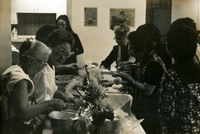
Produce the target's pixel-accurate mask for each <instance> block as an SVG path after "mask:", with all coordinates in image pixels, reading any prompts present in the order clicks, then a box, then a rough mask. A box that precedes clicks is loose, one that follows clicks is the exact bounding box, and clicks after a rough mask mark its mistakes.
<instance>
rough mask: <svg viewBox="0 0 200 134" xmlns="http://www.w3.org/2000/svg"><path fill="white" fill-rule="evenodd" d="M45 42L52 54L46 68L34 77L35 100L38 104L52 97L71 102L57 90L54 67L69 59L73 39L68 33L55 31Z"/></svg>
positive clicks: (70, 99)
mask: <svg viewBox="0 0 200 134" xmlns="http://www.w3.org/2000/svg"><path fill="white" fill-rule="evenodd" d="M45 40H46V43H45V44H46V45H47V46H48V47H49V48H50V49H51V51H52V53H51V54H50V56H49V59H48V61H47V63H48V64H47V66H46V67H45V68H44V69H43V70H42V71H41V72H39V73H38V74H37V75H36V76H35V77H34V82H35V89H36V92H35V98H36V100H37V102H39V103H40V102H43V101H46V100H50V99H53V98H54V97H55V98H59V99H62V100H64V101H67V102H70V101H71V102H72V101H73V100H72V98H70V97H68V96H67V95H66V94H64V93H63V92H61V91H60V90H57V89H58V87H57V86H56V83H55V66H58V65H62V64H63V63H64V62H65V61H66V59H67V58H68V57H70V52H71V50H72V48H73V43H74V38H73V36H72V35H71V34H70V33H69V32H68V31H65V30H60V29H55V30H54V31H53V32H51V33H50V34H49V35H48V36H47V37H46V39H45ZM41 89H42V90H41Z"/></svg>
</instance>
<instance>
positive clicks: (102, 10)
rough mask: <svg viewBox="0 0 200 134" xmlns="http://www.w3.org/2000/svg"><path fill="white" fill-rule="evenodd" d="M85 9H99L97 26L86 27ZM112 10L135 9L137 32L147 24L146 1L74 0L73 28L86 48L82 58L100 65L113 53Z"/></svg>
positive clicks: (132, 28) (133, 28)
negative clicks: (110, 23) (139, 27)
mask: <svg viewBox="0 0 200 134" xmlns="http://www.w3.org/2000/svg"><path fill="white" fill-rule="evenodd" d="M84 7H98V8H97V16H98V18H97V21H98V22H97V26H84ZM110 8H135V27H131V31H133V30H135V29H136V28H137V27H138V26H139V25H141V24H144V23H145V16H146V15H145V13H146V0H126V1H125V2H124V1H121V0H118V1H117V0H95V1H94V0H72V21H71V22H72V23H71V25H72V28H73V30H74V31H75V32H76V33H77V34H78V35H79V38H80V39H81V42H82V44H83V47H84V50H85V52H84V54H83V55H82V56H80V57H82V58H84V60H87V59H90V60H92V61H95V62H97V63H100V62H101V61H102V60H103V59H105V58H106V56H107V55H108V54H109V52H110V51H111V49H112V47H113V45H115V44H116V43H115V41H114V40H113V37H114V34H113V31H111V30H110V29H109V21H110V15H109V12H110Z"/></svg>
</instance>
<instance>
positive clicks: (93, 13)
mask: <svg viewBox="0 0 200 134" xmlns="http://www.w3.org/2000/svg"><path fill="white" fill-rule="evenodd" d="M84 26H97V8H91V7H85V9H84Z"/></svg>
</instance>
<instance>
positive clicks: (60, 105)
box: [50, 99, 66, 111]
mask: <svg viewBox="0 0 200 134" xmlns="http://www.w3.org/2000/svg"><path fill="white" fill-rule="evenodd" d="M50 105H51V107H53V108H54V109H55V110H59V111H61V110H63V109H65V108H66V104H65V103H64V101H63V100H60V99H53V100H50Z"/></svg>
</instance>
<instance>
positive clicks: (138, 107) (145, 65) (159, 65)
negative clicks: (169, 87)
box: [130, 51, 166, 133]
mask: <svg viewBox="0 0 200 134" xmlns="http://www.w3.org/2000/svg"><path fill="white" fill-rule="evenodd" d="M165 71H166V67H165V64H164V63H163V61H162V59H161V58H160V57H159V56H158V55H157V53H155V52H154V51H152V52H151V53H150V54H149V56H148V57H146V58H145V59H143V60H142V61H141V63H140V64H139V66H138V68H137V69H135V70H134V71H133V73H132V76H133V78H134V79H135V80H136V81H139V82H141V83H148V84H151V85H155V86H156V88H155V89H154V92H153V93H152V94H151V95H150V96H147V95H144V94H142V93H140V92H139V91H138V90H136V89H132V90H131V91H130V94H131V95H132V96H133V103H132V112H133V114H135V116H136V118H137V119H141V118H144V121H143V122H142V126H143V128H144V129H145V131H146V132H147V133H148V132H149V133H155V132H156V130H157V127H158V124H157V123H156V122H155V117H157V115H158V112H157V111H158V91H159V90H158V89H159V88H158V87H159V85H160V82H161V79H162V75H163V74H164V72H165Z"/></svg>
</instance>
